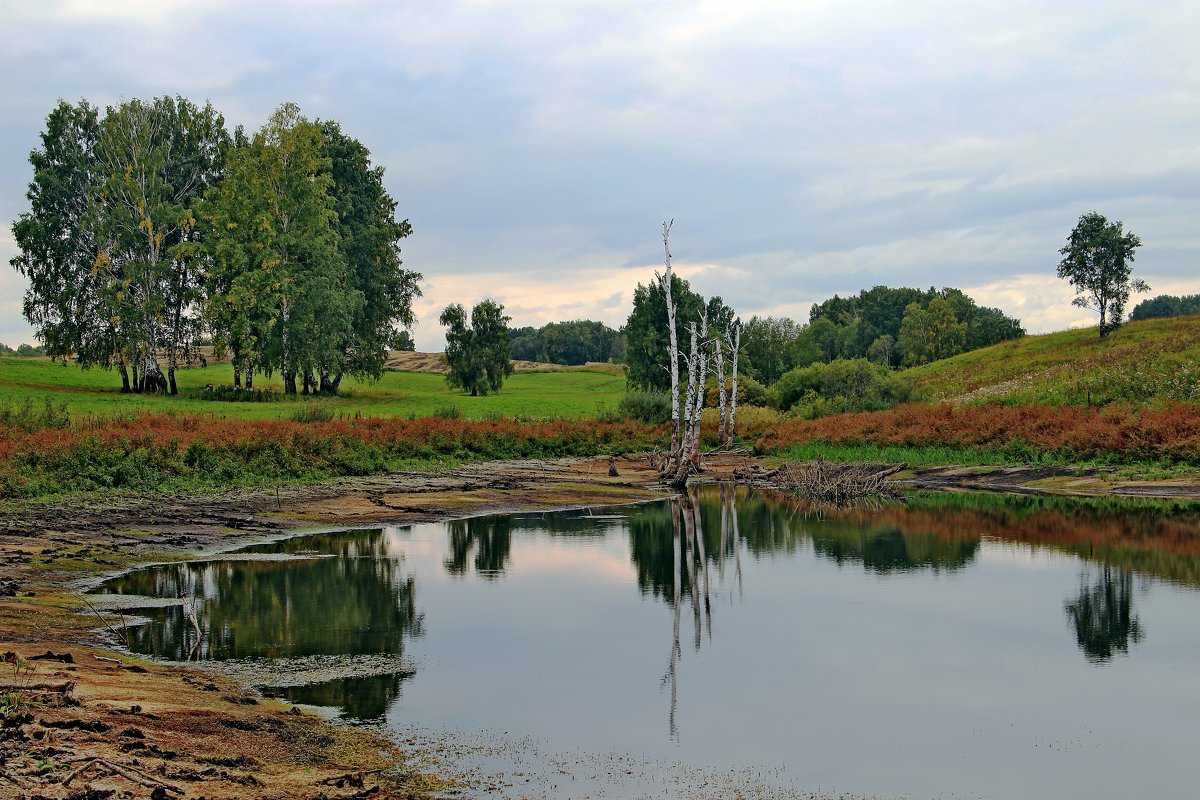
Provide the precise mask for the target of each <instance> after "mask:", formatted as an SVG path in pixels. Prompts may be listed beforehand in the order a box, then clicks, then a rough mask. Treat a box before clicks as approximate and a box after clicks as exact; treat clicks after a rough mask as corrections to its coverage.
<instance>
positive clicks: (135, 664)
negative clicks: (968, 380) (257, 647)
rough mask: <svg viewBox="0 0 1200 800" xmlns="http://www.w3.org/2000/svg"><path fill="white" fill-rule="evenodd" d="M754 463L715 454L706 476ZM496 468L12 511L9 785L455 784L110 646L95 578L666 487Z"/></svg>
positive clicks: (432, 787)
mask: <svg viewBox="0 0 1200 800" xmlns="http://www.w3.org/2000/svg"><path fill="white" fill-rule="evenodd" d="M747 462H748V459H747V458H744V457H738V456H727V457H723V458H720V459H710V460H709V461H708V463H707V466H708V472H707V475H706V477H707V478H722V477H728V476H729V475H730V474H731V472H732V470H733V468H735V467H739V466H740V467H744V466H746V465H747ZM612 463H613V465H614V466H615V467H616V468H617V471H618V473H619V474H618V475H617V476H616V477H610V476H609V474H608V469H609V460H608V459H592V460H587V459H563V460H553V461H528V462H491V463H486V464H479V465H473V466H469V467H464V468H461V469H456V470H453V471H450V472H446V473H444V474H437V475H434V474H418V473H402V474H394V475H387V476H377V477H369V478H356V479H347V480H342V481H335V482H330V483H327V484H322V485H317V486H294V487H291V486H289V487H281V488H280V489H278V491H276V490H274V489H271V490H259V491H254V492H234V493H229V494H226V495H221V496H217V497H207V498H203V499H197V498H182V497H163V496H159V495H155V496H148V497H122V498H120V499H113V500H107V501H92V502H90V504H88V505H80V504H79V501H65V502H58V503H39V504H37V505H27V506H9V507H7V508H5V509H4V510H3V511H2V512H0V514H2V516H0V706H7V707H8V711H7V713H5V714H2V715H0V797H4V798H10V797H11V798H24V799H25V800H34V799H35V798H55V799H58V798H73V799H76V800H101V799H102V798H109V797H112V798H181V797H189V798H200V797H203V798H210V799H214V800H224V799H226V798H244V797H262V798H289V799H291V798H313V799H314V800H315V798H366V797H372V798H387V797H424V796H427V795H428V794H429V793H430V792H442V791H445V790H446V789H447V788H450V787H448V785H447V784H446V783H445V782H444V781H443V780H441V779H440V778H438V777H437V776H433V775H427V774H422V773H421V771H420V769H419V768H418V767H415V766H413V765H412V764H407V763H405V761H404V756H403V755H401V751H400V748H398V747H396V745H395V743H394V742H392V741H391V740H389V739H388V738H387V736H386V735H385V733H384V732H381V731H378V730H374V729H366V728H355V727H350V726H345V725H334V724H331V723H329V722H326V721H323V720H321V719H319V718H317V717H314V716H311V715H309V714H306V713H303V712H301V711H300V710H299V709H297V708H294V707H291V706H289V705H288V704H286V703H283V702H280V701H276V700H268V699H264V698H261V697H259V696H257V695H255V694H254V693H252V692H248V691H245V690H243V689H242V688H240V687H238V686H236V685H234V684H232V683H230V682H228V681H226V680H224V679H222V678H219V677H214V676H212V675H210V674H207V673H200V672H196V671H191V670H187V669H181V668H178V667H173V666H167V665H162V664H156V663H152V662H146V661H140V660H138V659H135V658H132V657H129V656H127V655H124V654H121V653H118V652H115V651H113V650H112V649H111V648H109V647H107V646H106V645H105V639H104V636H103V631H102V627H101V626H102V622H101V620H100V618H99V617H98V615H96V614H95V613H93V612H92V611H91V610H90V609H89V607H88V606H87V605H86V604H85V601H84V600H83V599H82V598H81V595H80V590H82V589H85V588H87V587H88V586H91V585H94V584H95V583H97V582H99V581H100V580H102V579H103V578H104V577H107V576H109V575H112V574H114V573H116V572H120V571H122V570H124V569H128V568H130V567H133V566H136V565H139V564H145V563H150V562H156V561H164V560H171V559H182V558H187V557H192V556H195V555H197V554H200V553H207V552H212V551H217V550H223V549H229V548H233V547H240V546H243V545H246V544H250V543H253V542H256V541H261V540H264V539H267V538H274V537H278V536H280V535H285V534H287V533H289V532H291V531H296V530H303V529H312V528H314V527H322V528H325V527H339V526H356V527H357V526H364V525H375V524H389V523H396V524H403V523H411V522H417V521H430V520H437V519H447V518H453V517H462V516H469V515H474V514H483V513H495V512H503V511H511V510H518V509H522V510H529V509H550V508H569V507H579V506H585V505H599V504H607V503H621V502H632V501H638V500H647V499H653V498H656V497H661V496H664V495H665V491H664V490H663V488H662V487H661V486H658V485H657V476H656V474H655V472H654V470H653V469H651V467H650V464H649V462H648V460H647V459H646V458H645V457H644V456H642V457H633V456H631V457H626V458H618V459H616V460H615V461H614V462H612ZM900 477H901V478H902V480H901V481H900V483H902V484H904V485H909V486H916V487H923V488H937V489H989V490H997V491H1023V492H1054V493H1068V494H1137V495H1141V496H1166V497H1192V498H1195V497H1200V482H1197V481H1196V480H1194V479H1192V480H1175V481H1164V482H1158V483H1134V482H1128V481H1124V482H1123V481H1120V480H1118V479H1117V478H1116V477H1115V475H1114V474H1113V473H1111V472H1106V471H1102V470H1091V471H1087V470H1084V471H1079V470H1065V469H1043V468H1036V469H1035V468H1005V469H973V470H963V469H952V468H939V469H927V470H919V471H915V472H908V473H903V474H902V475H901V476H900Z"/></svg>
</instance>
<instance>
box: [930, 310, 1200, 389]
mask: <svg viewBox="0 0 1200 800" xmlns="http://www.w3.org/2000/svg"><path fill="white" fill-rule="evenodd" d="M908 374H909V375H910V376H911V377H912V378H913V380H914V386H915V388H916V390H917V392H918V393H919V394H920V395H921V396H923V397H924V398H926V399H927V400H931V401H950V402H956V403H958V402H986V403H1003V404H1005V405H1050V406H1067V405H1081V406H1088V405H1094V406H1100V405H1106V404H1110V403H1124V404H1129V405H1137V406H1142V405H1156V404H1162V403H1200V317H1197V316H1191V317H1169V318H1164V319H1148V320H1142V321H1139V322H1127V323H1125V324H1124V325H1122V326H1121V327H1120V328H1118V329H1117V330H1116V331H1115V332H1113V333H1111V334H1109V335H1108V336H1106V337H1104V338H1103V339H1101V338H1100V336H1099V333H1098V329H1097V328H1083V329H1079V330H1070V331H1061V332H1059V333H1048V334H1043V335H1041V336H1024V337H1022V338H1020V339H1011V340H1009V341H1006V342H1001V343H1000V344H997V345H993V346H991V347H985V348H983V349H981V350H973V351H971V352H970V353H963V354H961V355H957V356H954V357H953V358H948V359H945V360H943V361H935V362H934V363H932V364H926V365H924V366H921V367H915V368H913V369H911V370H909V371H908Z"/></svg>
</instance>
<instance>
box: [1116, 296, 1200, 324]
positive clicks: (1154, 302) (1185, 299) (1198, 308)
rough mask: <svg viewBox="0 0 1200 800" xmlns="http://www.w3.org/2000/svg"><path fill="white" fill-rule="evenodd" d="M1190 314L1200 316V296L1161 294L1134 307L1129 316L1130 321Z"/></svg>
mask: <svg viewBox="0 0 1200 800" xmlns="http://www.w3.org/2000/svg"><path fill="white" fill-rule="evenodd" d="M1188 314H1200V294H1185V295H1184V296H1182V297H1176V296H1175V295H1173V294H1160V295H1158V296H1157V297H1153V298H1151V299H1149V300H1143V301H1142V302H1140V303H1138V304H1137V305H1136V306H1134V307H1133V311H1132V312H1130V314H1129V319H1130V320H1139V319H1154V318H1155V317H1182V316H1185V315H1188Z"/></svg>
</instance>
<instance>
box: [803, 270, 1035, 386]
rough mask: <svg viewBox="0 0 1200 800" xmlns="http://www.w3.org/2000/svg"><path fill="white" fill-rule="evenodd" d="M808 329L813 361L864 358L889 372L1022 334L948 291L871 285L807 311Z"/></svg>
mask: <svg viewBox="0 0 1200 800" xmlns="http://www.w3.org/2000/svg"><path fill="white" fill-rule="evenodd" d="M822 320H824V321H822ZM808 327H809V332H808V339H809V346H810V348H815V350H816V353H817V355H818V358H817V359H813V360H814V361H815V360H821V361H825V362H826V363H828V362H830V361H832V360H833V359H834V358H845V359H852V358H867V359H870V360H872V361H875V362H877V363H880V364H883V365H884V366H891V367H896V366H915V365H917V364H925V363H928V362H930V361H936V360H938V359H942V358H949V357H950V356H953V355H957V354H958V353H964V352H967V351H969V350H976V349H978V348H980V347H987V346H989V345H993V344H996V343H997V342H1002V341H1004V340H1005V339H1014V338H1016V337H1018V336H1024V335H1025V331H1024V329H1023V328H1022V327H1021V322H1020V320H1017V319H1014V318H1012V317H1009V316H1007V315H1006V314H1005V313H1004V312H1003V311H1001V310H1000V309H998V308H988V307H985V306H979V305H977V304H976V302H975V301H974V300H973V299H972V298H970V297H968V296H967V295H966V294H964V293H963V292H962V290H960V289H954V288H950V287H947V288H944V289H940V290H939V289H935V288H933V287H930V288H929V289H926V290H924V291H922V290H919V289H908V288H898V289H893V288H890V287H887V286H876V287H874V288H872V289H865V290H863V291H861V292H859V293H858V296H857V297H846V298H842V297H838V296H837V295H834V296H833V297H832V298H830V299H829V300H826V301H825V302H824V303H818V304H816V305H814V306H813V307H812V310H811V311H810V312H809V326H808ZM810 352H811V351H810Z"/></svg>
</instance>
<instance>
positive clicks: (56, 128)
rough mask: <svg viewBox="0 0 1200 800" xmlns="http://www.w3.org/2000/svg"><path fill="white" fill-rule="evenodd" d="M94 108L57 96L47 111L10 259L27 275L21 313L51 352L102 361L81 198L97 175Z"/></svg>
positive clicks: (111, 342)
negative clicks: (26, 204) (75, 103)
mask: <svg viewBox="0 0 1200 800" xmlns="http://www.w3.org/2000/svg"><path fill="white" fill-rule="evenodd" d="M99 136H100V118H99V111H98V110H97V109H96V107H95V106H92V105H89V104H88V102H87V101H86V100H82V101H80V102H79V104H78V105H71V104H70V103H68V102H66V101H65V100H60V101H59V103H58V105H57V106H55V108H54V109H53V110H52V111H51V112H50V114H49V116H48V117H47V118H46V130H45V131H43V132H42V134H41V144H42V146H41V148H40V149H36V150H34V151H33V152H31V153H30V154H29V163H30V164H31V165H32V166H33V180H32V181H31V182H30V184H29V189H28V191H27V192H26V196H27V197H28V198H29V203H30V210H29V211H28V212H25V213H23V214H21V216H20V217H19V218H18V219H17V220H16V222H14V223H13V226H12V233H13V239H14V241H15V242H16V245H17V254H16V255H15V256H13V257H12V259H11V260H10V261H9V263H10V264H11V265H12V267H13V268H14V269H15V270H17V272H19V273H21V274H22V275H23V276H25V278H26V279H27V280H28V281H29V287H28V289H27V290H26V292H25V298H24V305H23V312H24V314H25V318H26V319H27V320H28V321H29V323H30V324H31V325H33V326H34V327H35V328H37V330H38V337H39V338H40V339H41V340H42V341H43V342H44V343H45V346H46V352H47V353H48V354H49V355H50V356H51V357H53V358H64V357H66V356H70V355H73V356H74V357H76V358H77V359H78V361H79V363H80V364H83V365H93V364H98V365H101V366H109V365H110V364H111V363H112V360H113V357H114V354H115V352H116V335H115V330H114V324H113V322H112V320H111V315H110V314H109V313H106V309H105V308H104V307H103V306H102V305H101V302H100V289H101V285H100V282H99V280H98V277H97V276H95V275H93V273H92V266H93V264H94V263H95V261H96V254H97V246H96V236H95V231H94V227H93V226H92V224H91V222H90V220H89V218H88V197H89V193H90V192H92V191H93V189H92V187H93V185H94V184H95V183H97V182H98V181H99V167H98V164H97V157H96V142H97V140H98V139H99Z"/></svg>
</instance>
